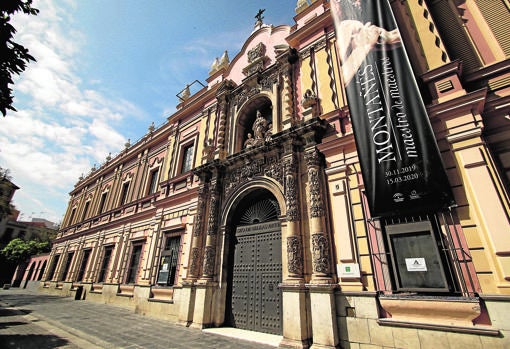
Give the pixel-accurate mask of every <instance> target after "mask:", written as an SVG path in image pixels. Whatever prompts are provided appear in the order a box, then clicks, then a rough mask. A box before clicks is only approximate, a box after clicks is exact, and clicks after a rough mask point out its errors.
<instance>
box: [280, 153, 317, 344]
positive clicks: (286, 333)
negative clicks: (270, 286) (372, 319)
mask: <svg viewBox="0 0 510 349" xmlns="http://www.w3.org/2000/svg"><path fill="white" fill-rule="evenodd" d="M286 148H290V149H288V150H290V154H288V155H285V156H284V158H283V167H284V186H285V204H286V206H287V214H286V217H285V220H286V230H284V231H285V232H286V233H285V235H284V237H283V239H282V240H283V244H284V251H285V249H286V256H287V261H286V262H287V263H286V265H287V270H286V274H287V275H285V273H284V281H283V283H282V284H281V285H280V288H281V290H282V302H283V304H282V305H283V307H282V308H283V340H282V342H281V343H280V346H282V347H291V348H308V347H309V345H310V337H311V329H310V322H309V319H308V317H307V316H306V314H307V313H308V295H307V290H306V288H305V285H304V277H303V270H304V263H303V241H302V236H301V231H300V214H299V212H300V207H299V202H300V201H299V188H298V187H299V184H298V183H299V182H298V176H299V173H298V163H297V158H296V155H295V153H294V147H293V145H292V144H287V145H286ZM284 265H285V264H284Z"/></svg>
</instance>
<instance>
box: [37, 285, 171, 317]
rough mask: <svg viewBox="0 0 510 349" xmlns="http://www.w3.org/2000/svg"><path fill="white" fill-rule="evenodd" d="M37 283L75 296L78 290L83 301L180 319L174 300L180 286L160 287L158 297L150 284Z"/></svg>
mask: <svg viewBox="0 0 510 349" xmlns="http://www.w3.org/2000/svg"><path fill="white" fill-rule="evenodd" d="M38 287H39V288H38V289H39V291H40V292H44V293H47V294H51V295H58V296H64V297H73V298H75V299H76V296H77V292H79V293H80V299H81V300H84V301H89V302H97V303H107V304H114V305H119V306H123V307H128V308H131V309H133V311H134V312H135V313H137V314H142V315H147V316H151V317H155V318H159V319H162V320H169V321H173V322H177V316H178V311H179V309H178V306H177V305H176V304H177V303H178V302H175V300H176V298H178V297H179V289H177V290H170V289H168V290H167V291H166V292H164V291H161V290H159V292H156V293H157V294H158V296H159V297H158V298H155V297H154V294H153V293H152V292H151V287H150V286H138V285H137V286H134V285H119V284H91V283H79V284H77V283H74V284H73V283H70V282H65V283H58V284H57V283H55V282H46V283H40V284H39V285H38ZM79 287H81V290H80V291H78V289H79Z"/></svg>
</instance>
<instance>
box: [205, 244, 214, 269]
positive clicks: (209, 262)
mask: <svg viewBox="0 0 510 349" xmlns="http://www.w3.org/2000/svg"><path fill="white" fill-rule="evenodd" d="M215 258H216V249H215V248H214V247H213V246H206V247H205V252H204V268H203V275H204V276H213V275H214V264H215Z"/></svg>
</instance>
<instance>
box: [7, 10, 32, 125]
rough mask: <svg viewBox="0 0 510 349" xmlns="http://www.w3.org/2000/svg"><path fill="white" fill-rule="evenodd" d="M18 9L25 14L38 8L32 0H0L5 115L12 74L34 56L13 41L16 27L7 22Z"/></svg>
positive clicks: (10, 95) (10, 99)
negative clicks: (34, 6) (33, 4)
mask: <svg viewBox="0 0 510 349" xmlns="http://www.w3.org/2000/svg"><path fill="white" fill-rule="evenodd" d="M19 11H23V13H25V14H27V15H37V13H39V10H38V9H35V8H33V7H32V0H25V1H23V0H1V1H0V111H1V112H2V114H3V115H4V116H5V115H6V114H7V109H10V110H14V111H16V109H15V108H14V107H13V106H12V103H13V96H12V89H11V88H10V87H9V85H10V84H13V83H14V81H13V80H12V79H13V75H15V74H16V75H19V74H21V73H22V72H23V71H25V69H26V67H27V64H28V63H29V62H30V61H34V62H35V58H34V57H32V56H31V55H30V54H29V53H28V49H27V48H25V47H23V46H22V45H20V44H18V43H16V42H14V40H13V38H14V34H15V33H16V29H15V28H14V27H13V26H12V25H11V24H10V23H9V22H10V20H11V16H12V15H13V14H14V13H16V12H19Z"/></svg>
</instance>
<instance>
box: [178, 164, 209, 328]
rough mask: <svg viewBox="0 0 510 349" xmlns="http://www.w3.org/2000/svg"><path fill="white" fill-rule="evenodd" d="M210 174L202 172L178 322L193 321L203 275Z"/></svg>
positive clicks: (187, 323)
mask: <svg viewBox="0 0 510 349" xmlns="http://www.w3.org/2000/svg"><path fill="white" fill-rule="evenodd" d="M207 176H208V174H207V173H205V172H202V173H201V174H200V185H199V187H198V198H197V212H196V216H195V220H194V227H193V236H192V237H191V248H190V261H189V268H188V273H187V275H186V278H185V279H184V280H183V282H182V289H181V296H180V300H181V306H180V308H179V319H178V323H179V324H180V325H183V326H189V325H190V324H191V323H192V322H193V315H194V310H195V298H196V282H197V280H198V278H199V277H200V275H201V271H202V268H201V265H200V264H201V261H202V258H201V257H202V256H201V255H202V246H203V240H204V232H203V230H204V224H203V222H204V215H205V213H206V205H205V203H206V201H207V191H208V188H209V186H208V178H207Z"/></svg>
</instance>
